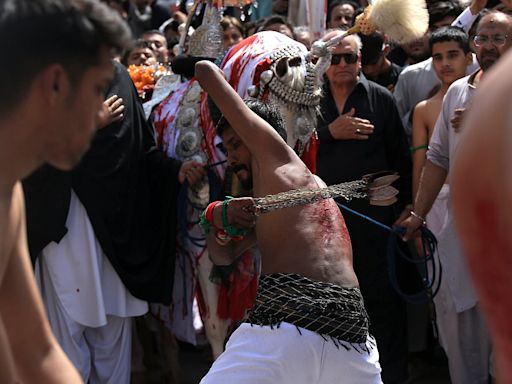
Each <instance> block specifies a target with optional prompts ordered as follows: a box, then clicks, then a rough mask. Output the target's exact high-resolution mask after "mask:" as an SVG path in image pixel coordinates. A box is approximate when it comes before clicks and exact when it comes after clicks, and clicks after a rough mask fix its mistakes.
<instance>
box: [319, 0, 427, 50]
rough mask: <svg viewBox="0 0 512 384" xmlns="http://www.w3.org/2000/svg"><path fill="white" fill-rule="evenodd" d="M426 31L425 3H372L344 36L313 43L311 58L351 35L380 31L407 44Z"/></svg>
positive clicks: (399, 0)
mask: <svg viewBox="0 0 512 384" xmlns="http://www.w3.org/2000/svg"><path fill="white" fill-rule="evenodd" d="M427 29H428V11H427V5H426V4H425V0H374V1H373V3H372V4H370V5H369V6H367V7H366V8H365V9H364V12H363V13H362V14H360V15H359V16H357V18H356V22H355V25H354V26H353V27H352V28H350V29H349V30H348V31H345V33H343V34H341V35H339V36H336V37H333V38H332V39H331V40H329V41H327V42H322V41H316V42H315V43H314V44H313V45H312V47H311V54H312V55H313V56H317V57H324V56H327V55H328V54H329V48H330V47H334V46H336V45H338V44H339V43H340V42H341V40H343V39H344V38H345V37H346V36H348V35H352V34H355V33H362V34H364V35H370V34H372V33H373V32H375V31H377V30H378V31H380V32H382V33H385V34H386V35H388V37H389V39H390V40H392V41H395V42H397V43H398V44H404V43H408V42H409V41H413V40H416V39H418V38H420V37H421V36H423V35H424V34H425V32H427Z"/></svg>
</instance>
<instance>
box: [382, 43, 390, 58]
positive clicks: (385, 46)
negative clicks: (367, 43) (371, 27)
mask: <svg viewBox="0 0 512 384" xmlns="http://www.w3.org/2000/svg"><path fill="white" fill-rule="evenodd" d="M389 51H391V47H390V46H389V44H386V45H384V49H383V50H382V55H383V56H384V57H388V54H389Z"/></svg>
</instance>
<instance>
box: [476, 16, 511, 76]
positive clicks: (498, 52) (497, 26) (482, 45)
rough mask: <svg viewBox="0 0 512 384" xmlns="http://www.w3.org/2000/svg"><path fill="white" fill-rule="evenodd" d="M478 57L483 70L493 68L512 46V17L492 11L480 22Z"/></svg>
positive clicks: (478, 28)
mask: <svg viewBox="0 0 512 384" xmlns="http://www.w3.org/2000/svg"><path fill="white" fill-rule="evenodd" d="M475 45H476V57H477V59H478V63H479V64H480V67H481V68H482V70H483V71H487V70H488V69H489V68H491V67H492V66H493V65H494V64H495V63H496V62H497V61H498V60H499V59H500V58H501V56H502V55H503V54H504V53H505V52H506V51H508V50H509V48H510V47H511V46H512V17H510V16H509V15H507V14H505V13H503V12H498V11H491V12H489V13H488V14H486V15H485V16H483V17H482V19H481V20H480V22H479V23H478V27H477V33H476V36H475Z"/></svg>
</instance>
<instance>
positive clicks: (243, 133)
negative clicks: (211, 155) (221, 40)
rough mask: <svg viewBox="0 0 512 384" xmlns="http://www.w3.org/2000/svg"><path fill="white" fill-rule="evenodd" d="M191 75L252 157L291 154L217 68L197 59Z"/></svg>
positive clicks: (283, 142)
mask: <svg viewBox="0 0 512 384" xmlns="http://www.w3.org/2000/svg"><path fill="white" fill-rule="evenodd" d="M195 75H196V78H197V80H198V81H199V84H200V85H201V87H202V88H203V89H204V90H205V91H206V92H207V93H208V95H209V96H210V97H211V98H212V99H213V101H214V102H215V104H216V105H217V107H218V108H219V109H220V111H221V112H222V114H223V116H224V118H225V119H226V120H227V121H228V123H229V124H230V125H231V127H232V128H233V129H234V130H235V131H236V133H237V134H238V135H239V136H240V138H241V139H242V140H243V142H244V144H245V145H246V146H247V147H248V149H249V150H250V151H251V153H253V154H254V155H255V156H257V154H258V153H265V156H268V155H269V154H271V155H275V156H289V155H290V152H292V153H293V151H292V150H291V148H290V147H288V146H287V145H286V142H285V141H284V140H283V139H282V138H281V137H280V136H279V134H278V133H277V132H276V131H275V130H274V129H273V128H272V127H271V126H270V125H269V124H268V123H267V122H266V121H265V120H263V119H261V118H260V117H259V116H258V115H256V114H255V113H254V112H253V111H251V110H250V109H249V107H247V106H246V105H245V103H244V101H243V100H242V99H241V97H240V96H239V95H238V94H237V93H236V92H235V90H234V89H233V88H232V87H231V85H230V84H229V83H228V82H227V81H226V79H225V78H224V75H223V73H222V71H221V69H220V68H219V67H217V66H216V65H215V64H213V63H211V62H209V61H200V62H198V63H197V64H196V71H195ZM262 148H265V151H264V152H263V151H261V149H262Z"/></svg>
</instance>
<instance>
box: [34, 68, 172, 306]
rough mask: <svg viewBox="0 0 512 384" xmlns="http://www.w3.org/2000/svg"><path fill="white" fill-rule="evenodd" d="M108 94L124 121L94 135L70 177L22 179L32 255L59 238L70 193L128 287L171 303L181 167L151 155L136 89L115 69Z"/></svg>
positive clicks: (43, 173)
mask: <svg viewBox="0 0 512 384" xmlns="http://www.w3.org/2000/svg"><path fill="white" fill-rule="evenodd" d="M113 94H116V95H118V96H120V97H121V98H122V99H123V102H124V105H125V111H124V118H123V119H122V121H120V122H116V123H113V124H111V125H109V126H107V127H105V128H103V129H101V130H99V131H98V132H97V134H96V136H95V137H94V139H93V141H92V144H91V148H90V149H89V151H88V152H87V153H86V154H85V156H84V158H83V159H82V161H81V162H80V164H79V165H78V166H77V167H76V168H75V169H74V170H73V171H71V172H59V171H56V170H55V169H53V168H52V167H50V166H44V167H43V168H41V169H39V170H38V171H36V172H35V173H34V174H33V175H31V176H29V177H28V178H27V179H26V180H25V181H24V189H25V198H26V201H27V222H28V240H29V247H30V252H31V256H32V258H33V259H35V258H36V257H37V256H38V254H39V253H40V252H41V250H42V249H43V248H44V247H45V246H46V245H47V244H49V243H50V242H51V241H57V242H58V241H59V240H60V238H62V236H63V235H64V234H65V232H66V228H65V223H66V218H67V213H68V210H69V199H70V193H71V189H73V190H74V191H75V193H76V195H77V196H78V198H79V199H80V201H81V203H82V204H83V205H84V207H85V209H86V211H87V214H88V216H89V219H90V220H91V223H92V226H93V228H94V232H95V234H96V237H97V239H98V241H99V243H100V245H101V247H102V249H103V252H104V253H105V254H106V256H107V257H108V258H109V260H110V262H111V263H112V265H113V267H114V269H115V270H116V272H117V273H118V274H119V277H120V278H121V280H122V281H123V283H124V284H125V286H126V287H127V289H128V290H129V291H130V292H131V293H132V294H133V295H134V296H136V297H138V298H140V299H143V300H148V301H152V302H162V303H170V301H171V297H172V286H173V277H174V260H175V257H174V255H175V233H176V212H175V211H176V197H177V193H178V188H179V184H178V182H177V174H178V171H179V167H180V165H181V163H180V162H178V161H176V160H173V159H168V158H166V156H165V155H164V154H163V153H161V152H159V151H157V150H156V148H155V144H154V138H153V133H152V128H151V126H149V125H148V123H147V122H146V120H145V117H144V112H143V109H142V105H141V104H140V101H139V99H138V95H137V91H136V89H135V87H134V85H133V82H132V81H131V79H130V77H129V75H128V72H127V71H126V69H125V68H124V67H123V66H122V65H121V64H118V63H115V71H114V80H113V82H112V85H111V87H110V89H109V90H108V92H107V97H110V96H111V95H113Z"/></svg>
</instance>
